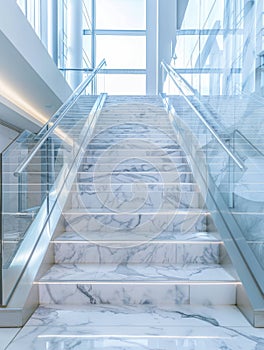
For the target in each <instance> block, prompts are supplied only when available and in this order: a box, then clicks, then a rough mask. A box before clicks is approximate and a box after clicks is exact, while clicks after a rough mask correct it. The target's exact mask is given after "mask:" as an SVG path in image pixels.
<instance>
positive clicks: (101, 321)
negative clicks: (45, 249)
mask: <svg viewBox="0 0 264 350" xmlns="http://www.w3.org/2000/svg"><path fill="white" fill-rule="evenodd" d="M263 344H264V331H263V329H254V328H253V327H251V326H250V325H249V324H248V322H247V321H246V320H245V318H244V317H243V316H242V315H241V313H240V312H239V311H238V310H237V308H236V307H232V306H229V307H227V306H222V307H219V306H218V307H212V306H210V307H205V306H189V305H181V306H177V307H174V308H170V309H166V308H157V307H154V306H150V305H145V306H143V305H142V306H140V307H137V308H135V307H133V308H131V307H124V306H123V307H117V306H115V307H112V306H109V305H105V306H104V307H103V308H102V307H99V306H96V307H93V306H90V307H89V308H86V307H82V308H81V309H80V308H79V309H78V308H77V307H75V308H72V307H70V306H69V307H68V308H65V307H64V308H62V307H60V306H57V307H56V308H53V307H40V308H39V309H38V310H37V311H36V312H35V314H34V315H33V317H32V318H31V320H30V321H29V322H28V324H27V325H26V326H25V327H24V329H23V330H22V331H21V332H20V333H18V335H17V337H16V338H15V340H14V341H13V342H12V344H11V345H10V346H9V347H8V348H7V350H18V349H32V350H39V349H40V350H42V349H52V350H53V349H54V350H55V349H76V350H84V349H85V350H86V349H94V350H97V349H98V350H99V349H100V350H101V349H106V350H124V349H126V350H130V349H137V350H141V349H144V350H146V349H148V350H175V349H178V348H179V349H186V350H204V349H205V348H210V349H214V350H223V349H228V350H229V349H230V350H231V349H232V350H256V349H260V350H261V349H262V347H263Z"/></svg>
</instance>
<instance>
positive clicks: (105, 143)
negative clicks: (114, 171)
mask: <svg viewBox="0 0 264 350" xmlns="http://www.w3.org/2000/svg"><path fill="white" fill-rule="evenodd" d="M121 141H122V142H121ZM124 141H125V143H126V144H127V145H128V146H127V148H128V149H130V148H133V146H134V145H135V146H136V147H134V148H136V149H138V148H139V147H137V142H139V145H140V144H141V143H142V142H144V143H145V144H144V146H145V147H144V149H146V147H148V149H149V148H152V147H151V146H152V145H153V144H154V148H156V147H157V145H158V147H162V148H171V149H175V150H176V149H181V147H180V146H179V145H178V144H177V143H176V142H175V141H174V140H169V139H168V138H164V139H161V138H158V137H156V138H152V139H150V138H149V137H148V139H147V140H145V139H144V138H130V137H129V138H127V137H124V138H122V139H121V138H108V140H106V139H104V138H103V137H100V138H99V137H98V138H97V139H95V138H94V139H92V140H91V142H89V144H88V145H87V147H86V149H87V150H89V149H102V148H103V149H105V148H107V147H111V148H112V147H116V148H117V149H119V148H121V147H122V149H123V148H125V147H126V144H125V145H124ZM119 144H120V145H121V146H120V147H119ZM140 148H141V147H140Z"/></svg>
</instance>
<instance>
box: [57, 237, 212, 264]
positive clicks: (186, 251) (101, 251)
mask: <svg viewBox="0 0 264 350" xmlns="http://www.w3.org/2000/svg"><path fill="white" fill-rule="evenodd" d="M61 239H63V237H61ZM54 256H55V263H95V264H99V263H101V264H102V263H120V261H126V262H128V263H160V264H161V263H164V264H190V263H193V264H212V263H213V264H216V263H219V244H217V243H216V242H213V243H210V242H208V243H207V242H197V243H190V242H186V243H178V242H177V241H172V240H168V241H158V240H156V241H155V240H154V241H150V242H146V243H144V242H140V241H138V242H136V241H134V242H133V241H132V242H124V241H123V242H122V241H121V242H120V241H119V242H118V241H116V242H111V241H110V242H109V241H105V242H103V241H101V242H94V243H93V242H91V243H89V242H88V241H85V240H80V241H78V242H72V243H71V242H70V241H69V240H68V241H64V242H63V241H61V243H60V242H58V243H55V246H54Z"/></svg>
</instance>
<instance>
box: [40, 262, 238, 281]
mask: <svg viewBox="0 0 264 350" xmlns="http://www.w3.org/2000/svg"><path fill="white" fill-rule="evenodd" d="M45 281H46V282H52V281H77V283H78V282H81V281H84V282H86V281H88V282H90V281H95V282H107V281H110V282H111V281H116V282H117V281H123V282H129V281H132V282H156V281H158V282H161V283H162V282H165V283H166V282H170V281H171V282H186V281H192V282H194V281H199V282H201V283H203V282H207V281H208V282H210V281H221V282H234V281H235V279H234V278H233V277H232V276H231V275H230V274H229V273H228V272H227V271H226V270H225V269H224V268H223V267H221V266H220V265H218V264H210V265H204V264H188V265H182V264H179V265H177V264H159V265H158V264H154V263H140V264H128V263H126V262H122V263H116V264H114V263H111V264H107V263H105V264H56V265H54V266H53V267H51V269H50V270H49V271H48V272H47V273H46V274H45V275H44V276H43V277H42V278H41V280H40V282H45Z"/></svg>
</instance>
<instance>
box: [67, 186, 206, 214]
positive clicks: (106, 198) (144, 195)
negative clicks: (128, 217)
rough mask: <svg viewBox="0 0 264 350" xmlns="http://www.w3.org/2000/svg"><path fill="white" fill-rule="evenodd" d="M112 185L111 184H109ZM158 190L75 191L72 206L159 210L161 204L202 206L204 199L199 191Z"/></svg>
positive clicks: (118, 209) (122, 209)
mask: <svg viewBox="0 0 264 350" xmlns="http://www.w3.org/2000/svg"><path fill="white" fill-rule="evenodd" d="M109 187H110V186H109ZM165 188H166V185H164V191H158V192H154V191H151V192H148V191H142V190H134V189H131V191H128V192H122V191H120V190H119V191H117V192H113V191H111V189H110V188H109V191H105V192H102V191H96V192H82V191H81V190H80V191H75V192H73V193H71V201H70V203H71V206H72V208H88V209H89V208H94V209H99V208H104V207H105V208H106V209H110V210H113V211H122V212H124V211H125V210H127V211H131V210H133V211H134V210H135V209H137V210H142V209H144V210H147V209H149V210H152V209H155V210H158V209H159V208H160V207H161V206H162V207H163V208H166V209H171V210H173V209H175V208H202V207H204V201H203V200H202V197H201V194H200V193H199V192H191V191H188V192H183V191H179V192H176V191H175V192H169V191H166V190H165Z"/></svg>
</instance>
